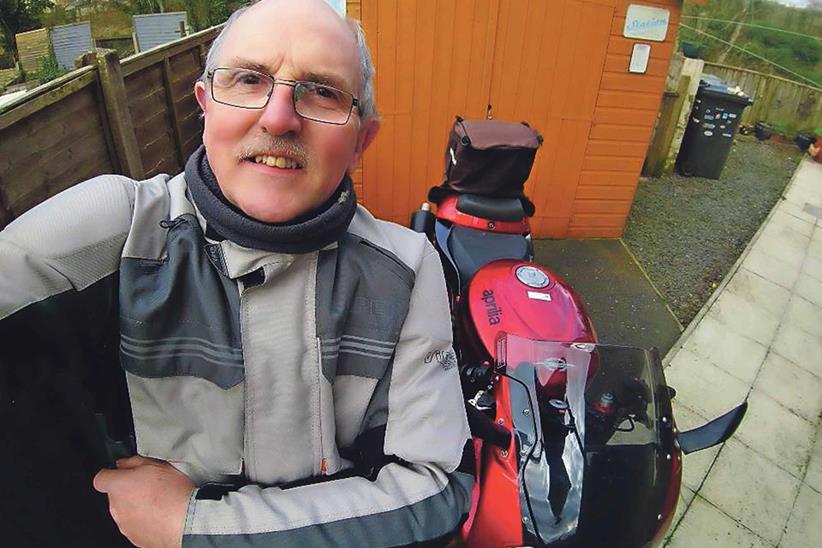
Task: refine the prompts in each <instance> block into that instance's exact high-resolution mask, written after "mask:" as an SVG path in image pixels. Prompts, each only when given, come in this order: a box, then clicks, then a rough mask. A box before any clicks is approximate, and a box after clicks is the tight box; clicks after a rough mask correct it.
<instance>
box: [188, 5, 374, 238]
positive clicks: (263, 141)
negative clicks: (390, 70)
mask: <svg viewBox="0 0 822 548" xmlns="http://www.w3.org/2000/svg"><path fill="white" fill-rule="evenodd" d="M217 65H218V66H220V67H243V68H251V69H255V70H257V71H260V72H264V73H267V74H270V75H271V76H274V77H276V78H281V79H288V80H312V81H320V82H321V83H325V84H328V85H332V86H334V87H337V88H339V89H342V90H345V91H348V92H350V93H351V94H353V95H354V96H358V95H359V88H360V72H359V58H358V53H357V46H356V41H355V39H354V36H353V34H352V32H351V31H350V30H349V28H348V26H347V25H346V24H345V22H343V21H342V20H341V19H340V18H338V17H337V16H336V14H335V13H334V12H333V11H331V10H330V8H329V7H328V6H327V4H325V3H324V2H321V1H320V2H317V3H315V2H305V1H300V2H282V1H278V0H268V1H265V2H261V3H259V4H256V5H255V6H253V7H252V8H249V9H248V10H247V11H246V12H245V13H244V14H243V15H242V16H240V18H239V19H237V20H236V21H235V22H234V24H233V25H232V27H231V29H230V30H229V32H228V35H227V36H226V37H225V41H224V42H223V46H222V48H221V50H220V52H219V58H218V60H217ZM195 93H196V96H197V101H198V102H199V103H200V106H201V107H202V109H203V112H204V113H205V131H204V132H203V142H204V144H205V148H206V151H207V153H208V160H209V163H210V165H211V168H212V170H213V171H214V174H215V175H216V177H217V181H218V183H219V185H220V189H221V190H222V192H223V194H224V195H225V197H226V198H227V199H228V200H229V201H230V202H231V203H232V204H234V205H235V206H236V207H238V208H239V209H241V210H242V211H243V212H245V213H246V214H247V215H249V216H250V217H253V218H255V219H258V220H260V221H263V222H268V223H283V222H288V221H290V220H292V219H294V218H296V217H298V216H300V215H302V214H304V213H307V212H309V211H311V210H314V209H316V208H317V207H319V206H320V205H321V204H322V203H323V202H325V201H326V200H327V199H328V198H329V197H330V196H331V195H332V194H333V192H334V190H335V189H336V188H337V186H338V185H339V182H340V180H341V179H342V177H343V175H344V174H345V173H346V171H349V170H351V169H353V167H354V165H355V164H356V161H357V160H358V158H359V156H360V155H361V154H362V152H363V150H364V149H365V147H366V146H367V145H368V143H369V142H370V140H371V138H373V136H374V134H375V133H376V129H377V123H376V121H369V122H366V123H363V122H362V120H361V119H360V118H359V116H358V115H357V114H356V109H355V113H352V115H351V118H350V119H349V121H348V123H347V124H345V125H330V124H323V123H320V122H315V121H311V120H306V119H303V118H301V117H300V116H299V115H298V114H297V113H296V112H295V111H294V107H293V102H292V94H293V93H294V90H293V88H291V87H289V86H286V85H277V86H275V87H274V91H273V93H272V95H271V99H270V100H269V102H268V105H267V106H266V107H265V108H264V109H257V110H254V109H243V108H237V107H233V106H228V105H224V104H221V103H217V102H215V101H214V100H213V98H212V97H211V93H210V82H206V83H205V84H203V83H202V82H198V83H197V84H196V85H195ZM279 158H282V159H284V160H285V162H283V160H280V161H276V160H277V159H279ZM272 159H273V160H272ZM266 161H268V163H279V164H280V165H282V164H283V163H285V164H286V165H285V167H277V166H276V165H274V166H270V165H268V164H267V163H266Z"/></svg>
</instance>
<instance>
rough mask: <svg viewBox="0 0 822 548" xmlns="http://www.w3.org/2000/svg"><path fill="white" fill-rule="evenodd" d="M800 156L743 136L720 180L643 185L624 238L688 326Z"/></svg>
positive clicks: (669, 179)
mask: <svg viewBox="0 0 822 548" xmlns="http://www.w3.org/2000/svg"><path fill="white" fill-rule="evenodd" d="M801 157H802V154H801V151H800V150H799V149H798V148H797V147H796V146H794V145H793V144H785V143H774V142H770V141H768V142H765V143H760V142H758V141H757V140H756V139H754V138H753V137H743V136H737V140H736V143H735V144H734V145H733V148H732V149H731V153H730V155H729V157H728V161H727V163H726V164H725V169H724V170H723V172H722V177H721V178H720V179H719V180H713V179H703V178H701V177H690V178H688V177H681V176H679V175H669V176H666V177H660V178H658V179H645V178H643V179H641V180H640V183H639V187H638V188H637V193H636V197H635V199H634V204H633V207H632V209H631V213H630V215H629V217H628V222H627V224H626V226H625V232H624V234H623V240H624V241H625V243H626V244H627V245H628V247H629V248H630V249H631V251H632V252H633V253H634V255H635V256H636V258H637V260H638V261H639V263H640V264H641V265H642V267H643V268H644V269H645V271H646V272H647V273H648V275H649V276H650V278H651V280H652V281H653V282H654V284H655V285H656V287H657V289H659V291H660V292H661V293H662V295H663V296H664V297H665V298H666V299H667V301H668V305H669V306H670V307H671V309H672V310H673V312H674V314H675V315H676V317H677V318H678V319H679V321H680V322H681V323H682V324H683V325H688V324H689V323H690V321H691V320H692V319H693V318H694V316H695V315H696V314H697V312H699V310H700V308H702V305H703V304H704V303H705V302H706V301H707V300H708V297H710V295H711V293H712V292H713V290H714V289H715V288H716V286H717V285H718V284H719V283H720V282H721V281H722V278H723V277H724V276H725V274H727V273H728V270H729V269H730V268H731V266H733V264H734V263H735V262H736V260H737V258H738V257H739V255H740V254H741V253H742V251H743V250H744V249H745V246H746V245H747V244H748V242H749V241H750V239H751V237H752V236H753V235H754V233H756V231H757V229H758V228H759V226H760V225H761V224H762V221H764V220H765V217H767V215H768V213H769V212H770V210H771V208H773V206H774V204H776V202H777V200H779V198H780V196H781V195H782V192H783V190H784V189H785V186H786V185H787V184H788V182H789V181H790V179H791V176H792V175H793V172H794V171H795V169H796V166H797V164H798V163H799V160H800V159H801Z"/></svg>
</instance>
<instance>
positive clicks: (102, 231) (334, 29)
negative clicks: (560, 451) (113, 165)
mask: <svg viewBox="0 0 822 548" xmlns="http://www.w3.org/2000/svg"><path fill="white" fill-rule="evenodd" d="M372 72H373V69H372V68H371V63H370V59H369V55H368V51H367V48H366V47H365V43H364V38H363V36H362V32H361V30H360V29H359V27H358V25H355V24H352V23H348V22H346V21H344V20H343V19H341V18H340V17H339V16H337V15H336V13H335V12H334V11H333V10H331V9H330V8H329V7H328V6H327V5H326V4H325V3H324V2H322V1H320V0H314V1H310V2H309V1H299V2H298V1H287V0H264V1H262V2H260V3H258V4H255V5H253V6H252V7H250V8H248V9H246V10H241V11H240V12H239V13H238V14H235V15H234V16H232V18H231V19H230V20H229V22H228V24H227V25H226V27H225V28H224V30H223V32H222V34H221V35H220V36H219V37H218V38H217V40H215V42H214V44H213V46H212V49H211V51H210V53H209V55H208V59H207V67H206V72H205V74H204V75H203V78H202V79H201V80H200V81H199V82H197V83H196V85H195V93H196V97H197V101H198V102H199V104H200V106H201V107H202V110H203V113H204V120H205V131H204V134H203V142H204V148H201V149H200V150H198V151H197V152H195V154H194V155H193V156H192V157H191V158H190V159H189V161H188V163H187V165H186V169H185V172H184V173H182V174H180V175H178V176H176V177H173V178H169V177H168V176H165V175H162V176H157V177H155V178H153V179H150V180H147V181H142V182H135V181H132V180H130V179H127V178H125V177H120V176H103V177H98V178H96V179H93V180H91V181H87V182H85V183H82V184H80V185H78V186H76V187H74V188H72V189H70V190H68V191H66V192H64V193H62V194H61V195H59V196H57V197H55V198H53V199H52V200H49V201H47V202H45V203H44V204H41V205H40V206H38V207H37V208H35V209H33V210H32V211H31V212H29V213H27V214H26V215H23V216H22V217H21V218H20V219H18V220H16V221H15V222H14V223H12V224H10V225H9V226H8V227H7V228H6V229H5V230H4V231H3V232H2V233H0V257H2V263H3V265H4V267H3V268H4V271H3V275H2V277H0V340H2V342H3V344H17V345H18V346H19V345H20V344H21V340H22V339H21V338H22V337H25V336H27V335H26V333H28V332H27V331H26V330H27V329H29V330H30V329H33V326H34V325H35V324H36V325H37V326H38V327H37V329H48V327H44V325H52V323H53V324H54V325H58V324H59V318H61V317H65V318H69V317H75V316H76V315H77V314H81V313H82V314H90V315H94V314H98V311H100V310H102V311H105V310H109V309H111V308H116V313H117V315H118V323H117V324H116V325H115V326H114V327H112V325H97V324H105V322H94V323H95V325H94V326H85V325H84V326H83V327H84V328H85V327H88V328H89V329H93V328H95V327H99V328H100V329H102V330H104V331H105V333H107V334H104V335H95V337H96V338H92V339H91V340H92V341H93V342H88V341H86V339H85V337H87V333H86V331H85V329H77V325H74V326H71V329H75V331H72V334H71V335H70V336H68V337H66V339H69V341H68V342H65V344H66V345H67V346H70V345H72V344H73V343H76V344H74V346H78V347H80V346H81V347H82V348H83V350H82V351H80V350H78V351H77V352H80V354H79V356H80V357H79V358H78V357H76V356H74V352H75V349H74V347H72V350H71V355H70V356H68V357H66V360H74V362H82V363H83V364H86V363H88V362H95V366H96V367H97V368H98V369H97V370H95V371H94V372H93V373H91V374H90V375H98V374H108V375H110V374H111V373H110V369H111V368H113V367H116V364H112V363H104V362H106V358H105V357H104V356H105V354H104V350H99V349H101V348H103V349H104V348H111V344H110V341H108V338H110V337H112V336H113V337H116V338H117V339H118V340H117V341H116V344H117V345H118V346H119V361H120V363H121V365H122V368H123V369H124V370H125V372H126V373H125V376H126V381H127V384H128V401H129V403H130V412H131V413H132V415H133V421H134V432H135V436H136V445H137V453H138V456H133V457H130V458H126V459H121V460H119V461H117V469H114V470H109V469H105V470H102V471H100V472H99V473H98V474H97V475H96V476H95V477H94V487H95V489H97V490H98V491H101V492H103V493H106V494H107V495H108V500H109V509H110V513H111V516H112V518H113V519H114V521H115V522H116V523H117V526H118V527H119V529H120V530H121V531H122V533H123V534H124V535H125V536H126V537H127V538H128V539H129V540H131V541H132V542H133V543H135V544H137V545H140V546H179V545H180V544H181V543H182V544H183V545H185V546H206V545H208V546H212V545H217V546H219V545H226V546H239V545H265V546H268V545H295V546H318V545H337V546H369V545H402V544H411V543H415V542H423V541H430V540H434V539H442V538H445V537H447V535H448V534H449V533H450V532H452V531H453V530H454V529H455V528H456V527H457V526H458V525H459V523H460V521H461V519H462V518H463V517H464V515H465V514H466V513H467V507H468V502H469V499H470V491H471V485H472V477H471V476H470V472H471V471H472V470H471V469H470V465H469V464H468V463H467V462H463V463H462V465H461V460H462V456H463V450H464V448H465V447H467V446H466V442H467V439H468V428H467V423H466V420H465V413H464V409H463V404H462V396H461V393H460V387H459V380H458V375H457V370H456V368H455V367H454V366H455V364H456V360H455V359H454V355H453V350H452V349H451V331H450V329H451V327H450V320H449V317H450V316H449V311H448V307H447V301H446V295H445V289H444V283H443V279H442V271H441V268H440V264H439V259H438V256H437V254H436V252H435V251H434V250H433V248H432V247H431V246H430V244H429V243H428V242H427V241H426V240H425V238H424V237H423V236H421V235H418V234H415V233H413V232H411V231H408V230H406V229H404V228H402V227H399V226H397V225H392V224H390V223H385V222H382V221H377V220H375V219H374V218H373V217H372V216H371V215H370V214H369V213H368V212H367V211H366V210H364V209H363V208H361V207H358V206H357V205H356V198H355V196H354V193H353V188H352V185H351V180H350V178H349V176H348V173H349V172H350V171H351V170H352V169H353V167H354V166H355V165H356V163H357V161H358V160H359V158H360V156H361V155H362V153H363V151H364V150H365V149H366V147H367V146H368V144H369V143H370V142H371V140H372V139H373V137H374V135H375V133H376V131H377V127H378V121H377V117H376V112H375V109H374V105H373V93H372V91H371V88H372V83H371V75H372ZM383 184H391V183H390V181H386V182H384V183H383ZM115 290H116V291H117V294H116V295H117V298H116V299H114V298H113V297H112V295H113V294H112V291H115ZM55 310H56V311H57V312H56V313H55ZM78 310H80V311H82V312H78ZM99 314H101V315H104V314H105V312H99ZM88 321H89V320H88V319H85V320H83V322H75V324H77V323H87V322H88ZM43 322H46V323H45V324H44V323H43ZM3 337H6V338H7V340H6V339H3ZM13 337H14V338H15V339H12V338H13ZM75 337H76V338H78V339H80V338H82V339H83V341H82V344H80V343H79V342H77V341H72V339H73V338H75ZM107 337H108V338H107ZM95 342H96V343H99V344H95ZM46 344H51V342H48V343H46ZM26 352H32V353H37V352H41V349H38V348H29V349H27V350H26ZM82 352H86V354H83V353H82ZM22 354H23V352H22V351H21V352H18V353H17V354H15V355H14V356H13V360H12V359H10V362H11V361H15V363H22V362H23V361H24V360H25V359H26V356H22ZM21 356H22V357H21ZM29 359H31V360H34V358H31V357H30V356H29ZM74 362H72V363H74ZM96 362H99V363H96ZM78 367H82V365H80V366H78ZM22 368H23V366H19V369H22ZM100 371H102V373H101V372H100Z"/></svg>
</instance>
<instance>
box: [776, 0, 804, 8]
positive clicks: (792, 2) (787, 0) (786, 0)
mask: <svg viewBox="0 0 822 548" xmlns="http://www.w3.org/2000/svg"><path fill="white" fill-rule="evenodd" d="M771 1H772V2H776V3H778V4H782V5H785V6H793V7H795V8H805V7H807V6H808V0H771Z"/></svg>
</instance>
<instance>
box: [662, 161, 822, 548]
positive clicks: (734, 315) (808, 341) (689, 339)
mask: <svg viewBox="0 0 822 548" xmlns="http://www.w3.org/2000/svg"><path fill="white" fill-rule="evenodd" d="M666 362H667V363H668V367H667V368H666V370H665V374H666V377H667V381H668V384H670V385H671V386H673V387H674V388H676V390H677V398H676V400H675V402H674V415H675V417H676V419H677V422H678V426H679V428H680V429H683V430H685V429H688V428H691V427H693V426H697V425H699V424H701V423H703V422H705V421H706V420H707V419H710V418H712V417H715V416H717V415H719V414H721V413H722V412H724V411H726V410H728V409H730V408H731V407H733V406H735V405H736V404H738V403H739V402H741V401H743V400H744V399H746V398H747V399H748V402H749V408H748V414H747V416H746V417H745V419H744V421H743V422H742V425H741V426H740V427H739V430H738V431H737V432H736V434H735V435H734V436H733V437H732V438H731V439H730V440H728V441H727V442H726V443H725V444H723V445H722V446H720V447H715V448H712V449H709V450H706V451H703V452H700V453H696V454H692V455H688V456H686V457H685V461H684V478H683V479H684V481H683V487H682V494H681V496H680V500H679V504H678V507H677V515H676V517H675V519H674V525H673V526H672V528H671V533H670V536H669V540H668V544H667V545H668V546H671V547H690V546H693V547H700V548H702V547H704V546H723V547H724V546H755V547H760V546H761V547H775V546H779V547H794V546H795V547H809V546H822V433H820V431H821V430H822V429H821V428H820V413H822V165H820V164H816V163H813V162H811V161H810V160H807V159H806V160H803V162H802V163H801V164H800V165H799V167H798V168H797V171H796V173H795V175H794V178H793V180H792V181H791V183H790V184H789V186H788V188H787V189H786V191H785V197H784V200H782V201H781V202H780V203H779V204H777V206H776V207H775V208H774V209H773V211H772V212H771V214H770V216H769V217H768V218H767V220H766V221H765V223H764V224H763V225H762V227H761V228H760V230H759V232H758V233H757V235H756V236H755V237H754V238H753V239H752V240H751V243H750V244H749V246H748V248H747V249H746V251H745V253H744V254H743V255H742V257H740V259H739V261H738V262H737V263H736V265H735V266H734V268H733V269H732V272H731V273H730V274H729V275H728V277H726V279H725V281H724V282H723V284H722V285H721V286H720V287H719V288H718V289H717V291H716V292H715V293H714V295H713V296H712V297H711V300H709V301H708V303H707V304H706V305H705V307H704V308H703V309H702V311H701V312H700V314H699V315H697V317H696V318H695V319H694V321H693V322H692V323H691V325H689V326H688V328H687V329H686V330H685V332H684V333H683V335H682V337H681V338H680V339H679V341H678V342H677V344H676V345H675V346H674V348H673V349H672V350H671V352H670V353H669V354H668V356H667V357H666Z"/></svg>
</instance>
